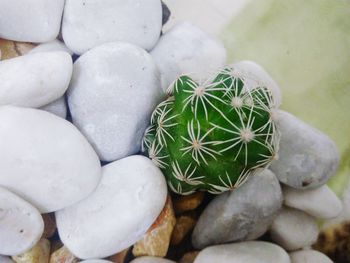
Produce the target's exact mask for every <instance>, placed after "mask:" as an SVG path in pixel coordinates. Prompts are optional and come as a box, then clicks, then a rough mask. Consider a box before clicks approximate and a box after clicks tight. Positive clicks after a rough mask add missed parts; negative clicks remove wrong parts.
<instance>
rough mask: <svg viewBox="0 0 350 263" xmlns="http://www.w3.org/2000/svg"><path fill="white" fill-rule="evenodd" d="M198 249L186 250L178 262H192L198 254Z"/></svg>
mask: <svg viewBox="0 0 350 263" xmlns="http://www.w3.org/2000/svg"><path fill="white" fill-rule="evenodd" d="M198 254H199V251H190V252H187V253H186V254H185V255H183V256H182V258H181V259H180V260H179V263H193V262H194V261H195V259H196V257H197V256H198Z"/></svg>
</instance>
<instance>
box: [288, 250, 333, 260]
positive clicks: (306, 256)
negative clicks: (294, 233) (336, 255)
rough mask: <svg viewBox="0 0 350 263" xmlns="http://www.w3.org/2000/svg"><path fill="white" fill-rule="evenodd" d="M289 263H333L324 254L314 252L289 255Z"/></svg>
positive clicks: (303, 251) (302, 251)
mask: <svg viewBox="0 0 350 263" xmlns="http://www.w3.org/2000/svg"><path fill="white" fill-rule="evenodd" d="M289 256H290V259H291V263H333V261H332V260H331V259H330V258H329V257H327V256H326V255H325V254H322V253H321V252H318V251H316V250H301V251H295V252H292V253H290V254H289Z"/></svg>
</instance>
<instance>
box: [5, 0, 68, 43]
mask: <svg viewBox="0 0 350 263" xmlns="http://www.w3.org/2000/svg"><path fill="white" fill-rule="evenodd" d="M0 6H1V9H0V37H1V38H6V39H11V40H16V41H28V42H47V41H51V40H54V39H55V38H56V37H57V35H58V33H59V30H60V27H61V17H62V12H63V6H64V0H35V1H23V0H11V1H8V0H0Z"/></svg>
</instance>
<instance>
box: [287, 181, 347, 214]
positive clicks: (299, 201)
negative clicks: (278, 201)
mask: <svg viewBox="0 0 350 263" xmlns="http://www.w3.org/2000/svg"><path fill="white" fill-rule="evenodd" d="M283 195H284V204H285V205H286V206H289V207H293V208H296V209H299V210H302V211H304V212H306V213H308V214H310V215H312V216H314V217H317V218H323V219H330V218H334V217H337V216H338V215H339V214H340V212H341V210H342V203H341V201H340V200H339V198H338V197H337V196H336V194H335V193H334V192H333V191H332V190H331V189H330V188H329V187H328V186H327V185H323V186H321V187H319V188H315V189H307V190H298V189H294V188H291V187H287V186H286V187H284V188H283Z"/></svg>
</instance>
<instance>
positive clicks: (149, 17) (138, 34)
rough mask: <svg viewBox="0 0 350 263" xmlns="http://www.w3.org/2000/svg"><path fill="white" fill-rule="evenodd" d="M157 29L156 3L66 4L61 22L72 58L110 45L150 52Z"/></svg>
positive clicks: (134, 0) (105, 1) (128, 0)
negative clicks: (116, 43)
mask: <svg viewBox="0 0 350 263" xmlns="http://www.w3.org/2000/svg"><path fill="white" fill-rule="evenodd" d="M161 28H162V5H161V1H160V0H142V1H141V0H124V1H110V0H99V1H97V2H96V1H92V0H88V1H76V0H67V1H66V5H65V9H64V16H63V22H62V34H63V39H64V42H65V43H66V45H67V46H68V47H69V48H70V49H71V50H73V51H74V53H76V54H83V53H84V52H86V51H87V50H89V49H91V48H93V47H96V46H99V45H101V44H104V43H107V42H114V41H125V42H128V43H132V44H135V45H137V46H140V47H142V48H144V49H147V50H150V49H151V48H152V47H153V46H154V45H155V43H156V42H157V40H158V38H159V36H160V31H161Z"/></svg>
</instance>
